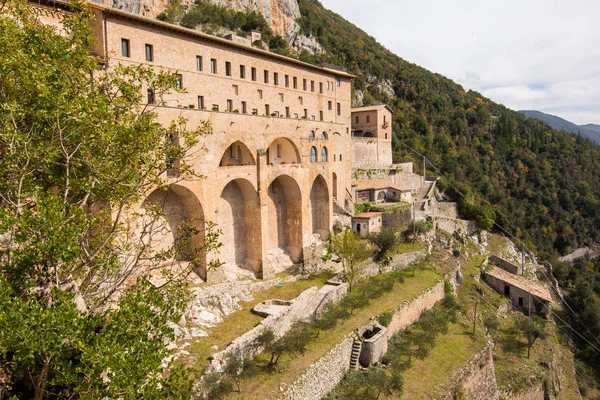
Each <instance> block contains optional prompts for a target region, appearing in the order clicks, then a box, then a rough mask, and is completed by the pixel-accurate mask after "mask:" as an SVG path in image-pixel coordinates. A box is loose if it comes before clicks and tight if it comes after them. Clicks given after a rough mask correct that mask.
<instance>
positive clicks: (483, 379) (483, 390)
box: [436, 342, 529, 400]
mask: <svg viewBox="0 0 600 400" xmlns="http://www.w3.org/2000/svg"><path fill="white" fill-rule="evenodd" d="M493 348H494V346H493V344H492V343H491V342H490V343H488V344H487V346H485V347H484V348H483V349H481V350H480V351H478V352H477V353H476V354H475V355H474V356H473V358H471V360H470V361H469V363H468V364H467V365H466V366H465V367H464V368H462V369H461V370H460V371H458V372H457V373H456V375H454V377H453V378H452V380H451V381H450V384H449V385H446V386H447V389H444V390H443V392H442V393H441V394H440V395H439V397H437V396H436V398H438V399H439V400H453V399H455V398H456V394H457V393H460V394H461V395H462V396H463V397H461V398H464V399H465V400H479V399H485V400H497V399H498V398H499V396H500V395H499V392H498V385H497V383H496V373H495V371H494V359H493ZM510 398H511V399H512V398H513V397H510ZM528 399H529V398H528Z"/></svg>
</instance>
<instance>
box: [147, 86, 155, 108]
mask: <svg viewBox="0 0 600 400" xmlns="http://www.w3.org/2000/svg"><path fill="white" fill-rule="evenodd" d="M155 102H156V98H155V97H154V89H148V104H154V103H155Z"/></svg>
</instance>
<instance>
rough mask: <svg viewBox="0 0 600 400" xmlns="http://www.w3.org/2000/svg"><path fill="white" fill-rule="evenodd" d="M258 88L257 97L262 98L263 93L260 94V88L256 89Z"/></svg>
mask: <svg viewBox="0 0 600 400" xmlns="http://www.w3.org/2000/svg"><path fill="white" fill-rule="evenodd" d="M257 90H258V98H259V99H261V100H262V98H263V95H262V90H260V89H257Z"/></svg>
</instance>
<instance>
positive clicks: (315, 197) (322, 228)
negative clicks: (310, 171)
mask: <svg viewBox="0 0 600 400" xmlns="http://www.w3.org/2000/svg"><path fill="white" fill-rule="evenodd" d="M310 215H311V222H312V229H311V233H316V234H318V235H319V236H320V237H321V240H327V239H328V238H329V190H328V188H327V183H326V182H325V179H324V178H323V176H322V175H318V176H317V178H316V179H315V181H314V182H313V184H312V188H311V191H310Z"/></svg>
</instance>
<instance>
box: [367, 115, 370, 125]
mask: <svg viewBox="0 0 600 400" xmlns="http://www.w3.org/2000/svg"><path fill="white" fill-rule="evenodd" d="M369 123H371V116H370V115H367V124H369Z"/></svg>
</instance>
